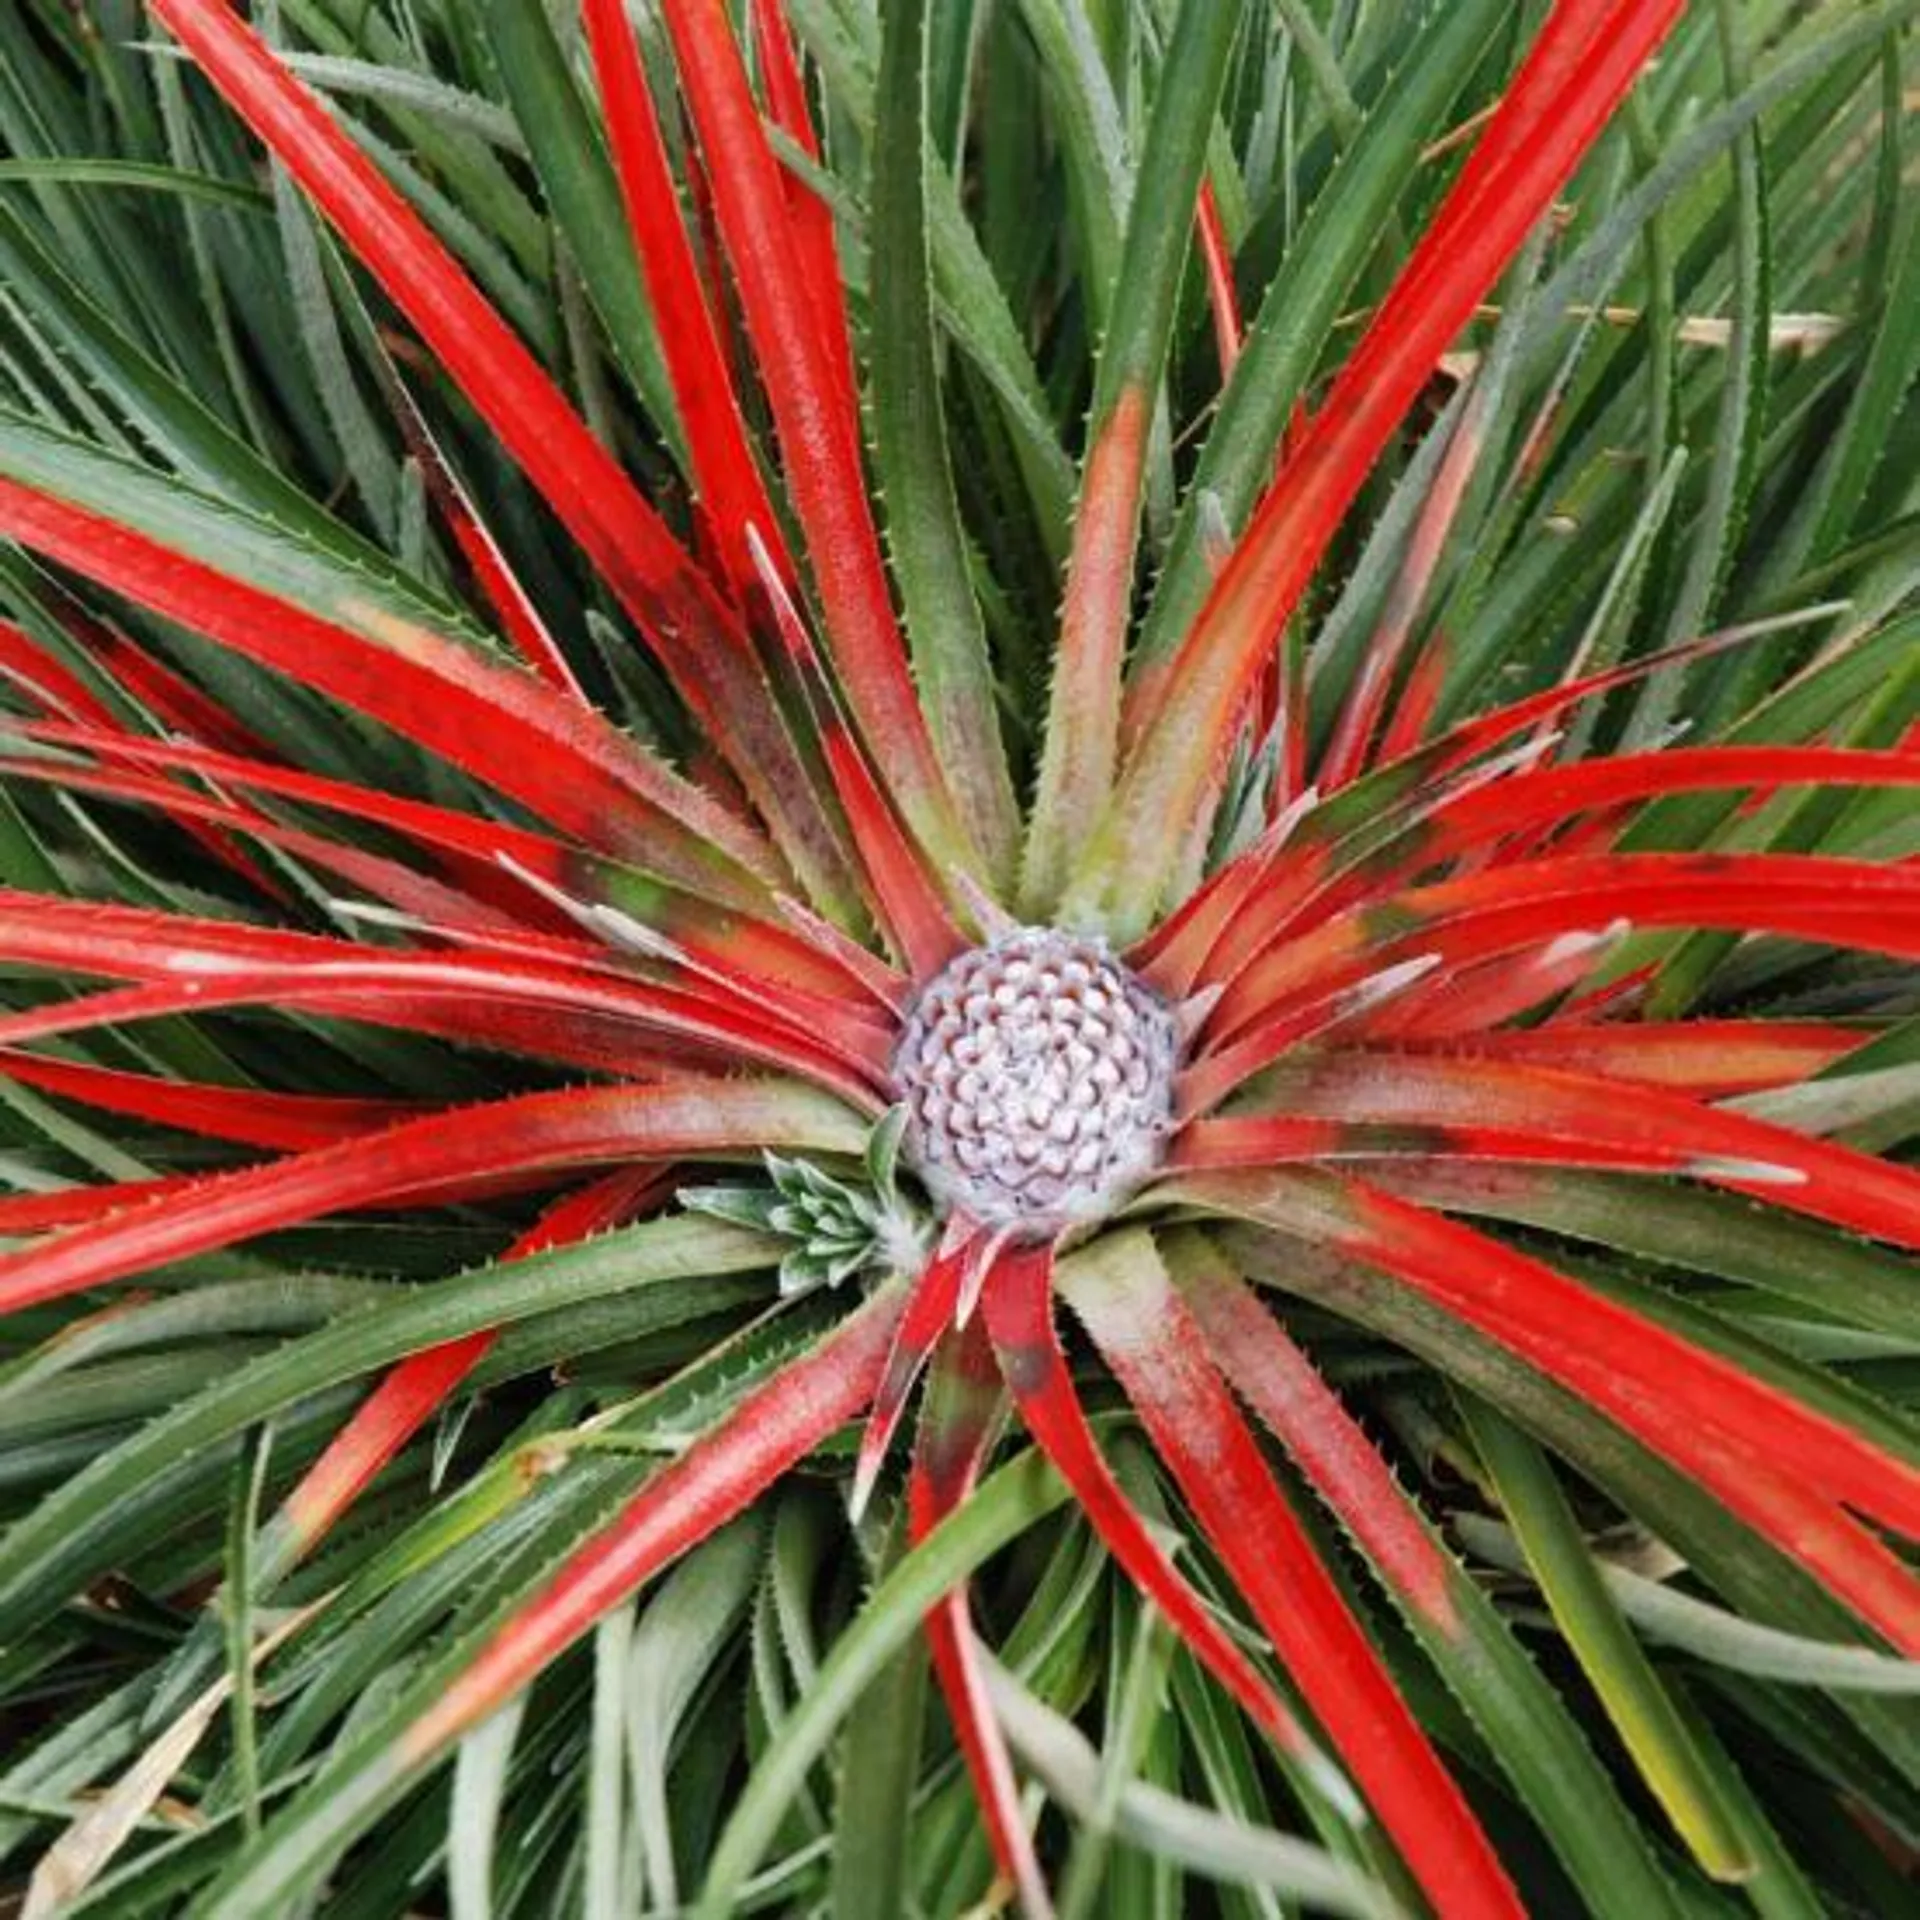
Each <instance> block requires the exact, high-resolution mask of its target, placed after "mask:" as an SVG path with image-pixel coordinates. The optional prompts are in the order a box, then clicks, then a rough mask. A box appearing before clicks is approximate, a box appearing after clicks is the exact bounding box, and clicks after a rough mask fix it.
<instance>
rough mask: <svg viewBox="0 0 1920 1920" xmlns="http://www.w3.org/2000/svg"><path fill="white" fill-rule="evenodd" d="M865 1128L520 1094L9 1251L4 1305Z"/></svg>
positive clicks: (786, 1115)
mask: <svg viewBox="0 0 1920 1920" xmlns="http://www.w3.org/2000/svg"><path fill="white" fill-rule="evenodd" d="M863 1137H864V1130H863V1129H862V1127H861V1126H860V1125H859V1123H858V1121H857V1120H856V1119H855V1118H854V1116H853V1115H851V1114H850V1113H848V1111H847V1110H846V1109H845V1108H844V1107H843V1106H841V1105H840V1104H839V1103H838V1102H837V1101H834V1100H832V1099H830V1098H828V1097H826V1096H823V1095H820V1094H816V1093H813V1092H812V1091H810V1090H808V1089H806V1088H802V1087H798V1086H795V1085H793V1084H791V1083H781V1082H771V1081H757V1082H756V1081H752V1080H682V1081H669V1082H663V1083H661V1084H658V1085H653V1086H643V1087H581V1088H570V1089H566V1090H564V1091H561V1092H557V1093H531V1094H524V1095H521V1096H519V1097H517V1098H514V1099H509V1100H500V1101H496V1102H494V1103H493V1104H492V1105H490V1106H484V1107H474V1108H467V1109H462V1110H460V1111H458V1112H447V1113H438V1114H432V1115H429V1116H428V1117H426V1118H424V1119H419V1120H409V1121H405V1122H402V1123H401V1124H400V1125H398V1126H393V1127H389V1128H387V1129H386V1130H385V1131H383V1132H378V1133H369V1134H365V1135H362V1136H360V1137H357V1138H354V1139H350V1140H344V1141H339V1142H337V1143H335V1144H334V1145H331V1146H326V1147H319V1148H315V1149H313V1150H311V1151H309V1152H306V1153H301V1154H295V1155H292V1156H290V1157H289V1158H287V1159H284V1160H276V1161H273V1162H271V1163H269V1164H268V1165H265V1166H260V1167H247V1168H243V1169H242V1170H241V1171H239V1172H237V1173H227V1174H216V1175H214V1176H212V1177H211V1178H209V1179H206V1180H203V1181H201V1182H199V1183H198V1185H197V1186H195V1187H193V1188H190V1189H188V1190H187V1191H186V1192H184V1193H175V1194H169V1195H167V1196H165V1197H164V1198H161V1199H159V1200H156V1201H154V1202H153V1203H151V1204H150V1205H146V1206H141V1207H135V1208H131V1209H128V1210H127V1211H124V1212H121V1213H118V1214H116V1215H114V1216H112V1217H111V1218H107V1219H103V1220H99V1221H97V1222H95V1223H93V1224H91V1225H88V1226H82V1227H77V1228H75V1229H73V1230H72V1231H71V1232H68V1233H64V1234H61V1235H59V1236H57V1237H56V1238H54V1239H51V1240H48V1241H45V1242H43V1243H41V1244H40V1245H38V1246H35V1247H30V1248H27V1249H24V1250H22V1251H19V1252H15V1253H10V1254H3V1255H0V1312H14V1311H17V1310H18V1309H19V1308H21V1307H25V1306H31V1305H33V1304H34V1303H35V1302H37V1301H41V1300H51V1299H57V1298H59V1297H60V1296H62V1295H64V1294H68V1293H75V1292H78V1291H80V1290H81V1289H83V1288H86V1287H96V1286H102V1285H104V1284H106V1283H107V1282H108V1281H111V1280H118V1279H123V1278H125V1277H126V1276H127V1275H129V1274H134V1273H139V1272H142V1271H144V1270H145V1269H147V1268H151V1267H158V1266H165V1265H168V1264H169V1263H171V1262H173V1261H176V1260H185V1259H190V1258H192V1257H193V1256H194V1255H196V1254H201V1253H207V1252H210V1251H211V1250H213V1249H214V1248H217V1247H226V1246H232V1245H233V1244H234V1243H235V1242H237V1241H241V1240H246V1239H251V1238H252V1237H254V1236H255V1235H257V1234H262V1233H273V1232H277V1231H279V1230H281V1229H283V1228H285V1227H289V1226H293V1225H297V1224H298V1223H300V1222H301V1221H305V1220H314V1219H319V1218H322V1217H323V1216H325V1215H327V1214H332V1213H340V1212H344V1211H346V1210H348V1209H351V1208H355V1207H366V1206H373V1205H381V1204H388V1205H390V1204H392V1203H393V1202H395V1201H397V1200H401V1199H405V1198H408V1197H409V1196H412V1195H414V1194H417V1193H419V1192H420V1191H422V1190H423V1189H425V1190H429V1191H430V1190H432V1189H434V1188H436V1187H443V1186H445V1185H447V1184H448V1183H449V1182H453V1181H470V1180H476V1179H482V1180H483V1179H487V1178H490V1177H492V1176H495V1175H505V1174H510V1175H513V1176H514V1177H516V1178H519V1177H521V1176H525V1175H530V1174H533V1173H546V1172H557V1171H562V1170H566V1169H570V1168H574V1167H587V1166H593V1165H595V1164H597V1163H601V1162H605V1161H608V1160H614V1159H619V1160H627V1159H642V1158H645V1159H663V1158H684V1157H686V1156H687V1155H690V1154H716V1153H718V1154H725V1153H759V1152H761V1151H762V1150H764V1149H766V1148H770V1147H772V1148H787V1149H790V1150H791V1149H809V1150H818V1149H821V1148H825V1149H827V1150H829V1151H839V1152H858V1151H859V1148H860V1144H861V1141H862V1139H863Z"/></svg>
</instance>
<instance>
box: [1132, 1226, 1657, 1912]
mask: <svg viewBox="0 0 1920 1920" xmlns="http://www.w3.org/2000/svg"><path fill="white" fill-rule="evenodd" d="M1163 1244H1164V1251H1165V1254H1166V1258H1167V1264H1168V1267H1169V1269H1170V1270H1171V1272H1172V1273H1173V1276H1174V1280H1175V1282H1176V1284H1177V1285H1178V1286H1179V1288H1180V1292H1181V1296H1182V1298H1183V1299H1184V1300H1185V1301H1186V1303H1187V1305H1188V1306H1189V1307H1190V1308H1191V1309H1192V1312H1193V1316H1194V1319H1195V1320H1196V1321H1197V1322H1198V1323H1199V1326H1200V1328H1201V1331H1202V1332H1203V1333H1204V1334H1205V1335H1206V1339H1207V1345H1208V1349H1209V1351H1210V1352H1211V1354H1212V1356H1213V1359H1214V1362H1215V1364H1216V1365H1217V1366H1218V1367H1219V1368H1220V1370H1221V1372H1222V1373H1223V1374H1225V1375H1226V1378H1227V1380H1228V1382H1229V1384H1230V1385H1231V1386H1232V1387H1233V1388H1234V1390H1235V1392H1237V1393H1238V1394H1239V1395H1240V1397H1241V1398H1242V1399H1243V1400H1245V1401H1246V1403H1247V1405H1248V1406H1249V1407H1250V1408H1252V1410H1253V1411H1254V1413H1255V1414H1256V1415H1257V1416H1258V1417H1259V1418H1260V1420H1261V1421H1262V1422H1263V1423H1264V1424H1265V1425H1266V1426H1267V1427H1268V1428H1269V1429H1270V1430H1271V1431H1272V1432H1273V1434H1274V1436H1275V1437H1276V1438H1277V1439H1278V1440H1279V1441H1280V1442H1281V1444H1282V1445H1283V1446H1285V1447H1286V1449H1287V1451H1288V1453H1289V1454H1290V1455H1291V1456H1292V1458H1293V1460H1294V1462H1295V1463H1296V1464H1297V1465H1298V1466H1299V1468H1300V1470H1301V1471H1302V1473H1303V1474H1305V1476H1306V1477H1307V1479H1308V1481H1309V1482H1310V1483H1311V1484H1312V1486H1313V1489H1314V1491H1315V1492H1316V1493H1317V1494H1318V1495H1319V1496H1320V1498H1321V1499H1322V1500H1323V1501H1325V1502H1326V1504H1327V1506H1328V1508H1329V1509H1330V1510H1331V1511H1332V1512H1333V1514H1334V1515H1335V1517H1336V1518H1337V1519H1338V1520H1339V1521H1340V1523H1341V1525H1342V1526H1344V1527H1345V1528H1346V1530H1347V1532H1348V1533H1349V1534H1350V1535H1351V1536H1352V1538H1353V1539H1354V1541H1355V1542H1356V1543H1357V1544H1358V1545H1359V1547H1360V1549H1361V1551H1362V1552H1363V1553H1364V1554H1365V1555H1366V1556H1367V1559H1368V1562H1369V1563H1370V1564H1371V1566H1372V1568H1373V1570H1374V1572H1375V1574H1376V1575H1377V1576H1378V1577H1379V1579H1380V1580H1381V1582H1382V1583H1383V1584H1384V1585H1385V1586H1386V1588H1387V1590H1388V1591H1389V1592H1390V1593H1391V1594H1392V1595H1393V1597H1394V1600H1395V1602H1396V1603H1397V1604H1398V1606H1399V1607H1400V1609H1401V1612H1402V1613H1403V1614H1404V1616H1405V1617H1406V1619H1407V1621H1408V1622H1409V1624H1410V1625H1411V1626H1412V1628H1413V1630H1414V1633H1415V1635H1416V1636H1417V1637H1418V1639H1419V1641H1420V1644H1421V1645H1422V1646H1423V1647H1424V1648H1425V1649H1426V1651H1427V1654H1428V1656H1429V1657H1430V1658H1431V1659H1432V1660H1433V1662H1434V1664H1435V1666H1436V1667H1437V1668H1438V1669H1439V1670H1440V1672H1441V1674H1442V1675H1443V1676H1444V1677H1445V1679H1446V1681H1447V1683H1448V1684H1449V1685H1450V1686H1451V1687H1452V1688H1453V1689H1454V1691H1455V1692H1456V1693H1457V1694H1458V1695H1459V1696H1460V1698H1461V1700H1462V1702H1463V1703H1464V1704H1465V1706H1466V1708H1467V1710H1468V1712H1469V1713H1471V1714H1472V1715H1473V1717H1474V1719H1475V1720H1476V1721H1477V1722H1478V1724H1479V1726H1480V1728H1481V1730H1482V1731H1483V1732H1484V1733H1485V1734H1486V1736H1487V1740H1488V1744H1489V1746H1490V1747H1491V1748H1492V1751H1493V1754H1494V1758H1495V1759H1496V1760H1497V1761H1498V1762H1499V1764H1500V1765H1501V1766H1502V1767H1503V1768H1504V1769H1505V1770H1506V1772H1507V1775H1508V1777H1509V1778H1510V1779H1511V1780H1512V1782H1513V1784H1514V1788H1515V1790H1516V1791H1517V1792H1518V1793H1519V1795H1520V1797H1521V1799H1522V1800H1523V1801H1524V1802H1525V1804H1526V1806H1527V1808H1528V1810H1529V1812H1531V1813H1532V1814H1533V1816H1534V1818H1535V1819H1536V1820H1538V1821H1539V1823H1540V1825H1541V1827H1542V1829H1543V1830H1544V1831H1545V1833H1546V1835H1547V1838H1548V1839H1549V1841H1551V1843H1552V1844H1553V1846H1554V1848H1555V1849H1556V1851H1558V1853H1559V1854H1560V1857H1561V1858H1562V1860H1564V1861H1565V1863H1566V1866H1567V1869H1568V1872H1569V1873H1570V1874H1571V1875H1572V1876H1573V1878H1574V1881H1575V1883H1576V1884H1577V1885H1578V1886H1579V1887H1580V1888H1581V1889H1582V1891H1583V1892H1584V1894H1585V1896H1586V1897H1587V1899H1588V1900H1589V1901H1590V1902H1592V1904H1593V1908H1594V1911H1595V1912H1596V1913H1597V1914H1600V1915H1602V1916H1606V1917H1607V1920H1635V1916H1642V1917H1643V1920H1651V1916H1654V1915H1663V1916H1666V1915H1673V1914H1675V1913H1676V1912H1677V1908H1676V1905H1675V1900H1674V1895H1673V1893H1672V1890H1671V1889H1670V1888H1669V1886H1668V1885H1667V1883H1666V1881H1665V1880H1664V1879H1663V1877H1662V1876H1661V1874H1660V1873H1659V1871H1658V1870H1657V1868H1656V1867H1655V1865H1654V1863H1653V1860H1652V1857H1651V1855H1650V1854H1649V1852H1648V1850H1647V1847H1646V1844H1645V1842H1644V1840H1643V1838H1642V1836H1641V1834H1640V1831H1639V1829H1638V1827H1637V1825H1636V1824H1635V1822H1634V1820H1633V1818H1632V1817H1631V1816H1630V1815H1629V1814H1628V1813H1627V1811H1626V1809H1625V1807H1624V1806H1623V1805H1622V1804H1621V1801H1620V1798H1619V1796H1618V1794H1617V1793H1616V1792H1615V1791H1614V1788H1613V1784H1612V1782H1611V1781H1610V1780H1609V1779H1608V1778H1607V1776H1606V1774H1605V1773H1604V1772H1603V1771H1602V1769H1601V1767H1600V1766H1599V1764H1598V1762H1597V1761H1596V1760H1595V1758H1594V1755H1593V1751H1592V1749H1591V1748H1590V1747H1589V1746H1588V1745H1587V1743H1586V1741H1585V1740H1584V1739H1583V1738H1582V1737H1581V1735H1580V1732H1579V1729H1578V1728H1577V1727H1576V1725H1575V1723H1574V1721H1573V1718H1572V1716H1571V1715H1570V1714H1569V1713H1568V1711H1567V1709H1566V1707H1565V1705H1564V1704H1563V1703H1562V1701H1561V1699H1560V1698H1559V1696H1558V1695H1557V1694H1556V1693H1555V1692H1554V1690H1553V1689H1552V1687H1551V1686H1549V1685H1548V1684H1547V1682H1546V1680H1545V1679H1544V1677H1543V1676H1542V1675H1541V1673H1540V1672H1539V1670H1538V1668H1536V1667H1535V1666H1534V1664H1533V1662H1532V1661H1531V1660H1529V1659H1528V1657H1527V1655H1526V1653H1525V1651H1524V1650H1523V1649H1522V1647H1521V1646H1520V1643H1519V1641H1518V1640H1517V1639H1516V1638H1515V1637H1514V1636H1513V1634H1512V1633H1510V1632H1509V1631H1508V1629H1507V1627H1506V1625H1505V1623H1504V1622H1503V1621H1502V1620H1501V1619H1500V1617H1499V1615H1498V1614H1497V1613H1496V1612H1495V1611H1494V1608H1493V1606H1492V1604H1491V1602H1489V1600H1488V1599H1487V1597H1486V1595H1485V1594H1483V1593H1482V1592H1481V1591H1480V1589H1479V1588H1478V1587H1477V1586H1476V1585H1475V1584H1474V1582H1473V1581H1472V1579H1470V1578H1469V1577H1468V1575H1467V1573H1466V1571H1465V1569H1464V1568H1462V1567H1461V1565H1460V1563H1459V1562H1458V1561H1457V1560H1456V1559H1454V1557H1453V1556H1452V1555H1451V1554H1450V1553H1448V1552H1447V1551H1446V1549H1445V1548H1444V1547H1443V1546H1442V1545H1441V1544H1440V1542H1439V1540H1438V1539H1437V1538H1436V1536H1435V1534H1434V1532H1433V1530H1432V1528H1431V1526H1430V1525H1429V1524H1428V1523H1427V1521H1426V1520H1425V1518H1424V1517H1423V1515H1422V1514H1421V1512H1420V1510H1419V1508H1418V1506H1417V1505H1416V1504H1415V1502H1414V1500H1413V1498H1412V1497H1411V1496H1410V1495H1409V1494H1407V1493H1406V1492H1404V1491H1403V1490H1402V1488H1401V1486H1400V1484H1399V1482H1398V1481H1397V1480H1396V1479H1395V1477H1394V1474H1393V1471H1392V1469H1391V1468H1390V1467H1389V1466H1388V1465H1387V1462H1386V1461H1385V1460H1384V1459H1383V1458H1382V1457H1381V1455H1380V1453H1379V1451H1378V1450H1377V1448H1376V1447H1375V1446H1374V1443H1373V1441H1372V1440H1371V1438H1370V1437H1369V1436H1368V1434H1367V1432H1366V1430H1365V1429H1364V1428H1363V1427H1362V1426H1361V1425H1360V1423H1359V1421H1358V1420H1356V1419H1355V1418H1354V1416H1353V1415H1352V1414H1351V1413H1349V1412H1348V1411H1347V1409H1346V1407H1345V1406H1343V1405H1342V1404H1341V1401H1340V1398H1339V1396H1338V1395H1337V1394H1336V1393H1335V1392H1334V1391H1333V1390H1332V1389H1331V1388H1330V1387H1329V1386H1328V1385H1327V1384H1326V1382H1325V1381H1324V1380H1323V1379H1322V1378H1321V1377H1320V1374H1319V1373H1318V1371H1317V1370H1316V1369H1315V1367H1314V1364H1313V1362H1312V1361H1311V1360H1310V1359H1309V1358H1308V1357H1307V1355H1306V1354H1305V1353H1303V1352H1302V1351H1301V1350H1300V1348H1299V1347H1298V1346H1297V1345H1296V1344H1295V1342H1294V1341H1293V1339H1292V1338H1291V1337H1290V1336H1289V1335H1288V1333H1287V1331H1286V1329H1285V1328H1284V1327H1283V1326H1282V1325H1281V1323H1280V1321H1279V1319H1278V1318H1277V1317H1276V1316H1275V1315H1274V1314H1273V1313H1272V1312H1271V1311H1270V1310H1269V1309H1268V1308H1267V1307H1266V1306H1264V1305H1263V1304H1262V1303H1261V1302H1260V1301H1259V1300H1258V1299H1257V1298H1256V1297H1255V1296H1254V1294H1253V1292H1252V1290H1251V1289H1250V1288H1249V1287H1248V1286H1247V1284H1246V1282H1245V1281H1243V1280H1242V1279H1241V1278H1240V1277H1239V1275H1238V1274H1237V1273H1235V1272H1234V1271H1233V1269H1232V1268H1231V1267H1230V1266H1229V1265H1228V1264H1227V1263H1226V1261H1225V1260H1224V1259H1223V1258H1222V1256H1221V1254H1220V1253H1219V1251H1218V1250H1217V1249H1216V1248H1215V1247H1214V1246H1213V1245H1212V1244H1211V1243H1210V1242H1209V1241H1208V1240H1207V1239H1206V1238H1205V1237H1203V1236H1202V1235H1201V1234H1199V1233H1197V1232H1195V1233H1186V1234H1181V1235H1176V1236H1173V1237H1172V1238H1171V1239H1170V1240H1169V1241H1168V1242H1166V1243H1163Z"/></svg>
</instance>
